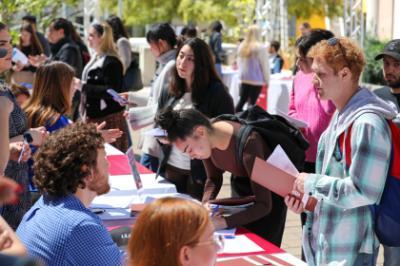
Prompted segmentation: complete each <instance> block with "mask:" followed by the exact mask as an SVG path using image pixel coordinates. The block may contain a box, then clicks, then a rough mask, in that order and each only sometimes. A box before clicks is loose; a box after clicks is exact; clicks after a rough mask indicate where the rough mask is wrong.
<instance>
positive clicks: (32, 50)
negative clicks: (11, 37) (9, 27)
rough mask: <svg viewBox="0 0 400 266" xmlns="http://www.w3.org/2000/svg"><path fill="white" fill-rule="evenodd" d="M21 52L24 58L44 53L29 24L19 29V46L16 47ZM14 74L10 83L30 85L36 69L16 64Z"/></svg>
mask: <svg viewBox="0 0 400 266" xmlns="http://www.w3.org/2000/svg"><path fill="white" fill-rule="evenodd" d="M17 48H18V49H19V50H21V52H23V53H24V54H25V55H26V57H29V56H36V55H41V54H43V53H44V49H43V46H42V44H41V43H40V41H39V38H38V36H37V34H36V31H35V30H34V28H33V27H32V26H31V25H30V24H25V25H23V26H22V27H21V29H20V35H19V44H18V46H17ZM13 70H14V73H13V75H12V81H13V82H14V83H17V84H20V83H28V84H30V85H32V83H33V79H34V73H35V72H36V67H35V66H32V65H30V64H29V63H28V64H27V65H21V63H20V62H17V63H16V64H15V66H14V67H13Z"/></svg>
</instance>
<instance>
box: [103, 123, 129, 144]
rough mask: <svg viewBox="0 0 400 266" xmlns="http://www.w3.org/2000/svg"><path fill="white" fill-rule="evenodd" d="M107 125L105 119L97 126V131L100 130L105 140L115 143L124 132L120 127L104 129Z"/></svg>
mask: <svg viewBox="0 0 400 266" xmlns="http://www.w3.org/2000/svg"><path fill="white" fill-rule="evenodd" d="M105 126H106V122H105V121H103V122H102V123H101V124H100V125H98V126H97V131H99V132H100V134H101V136H102V137H103V139H104V141H105V142H107V143H113V142H114V141H116V140H117V139H118V138H120V137H121V136H122V134H123V132H122V131H121V130H119V129H118V128H112V129H103V128H104V127H105Z"/></svg>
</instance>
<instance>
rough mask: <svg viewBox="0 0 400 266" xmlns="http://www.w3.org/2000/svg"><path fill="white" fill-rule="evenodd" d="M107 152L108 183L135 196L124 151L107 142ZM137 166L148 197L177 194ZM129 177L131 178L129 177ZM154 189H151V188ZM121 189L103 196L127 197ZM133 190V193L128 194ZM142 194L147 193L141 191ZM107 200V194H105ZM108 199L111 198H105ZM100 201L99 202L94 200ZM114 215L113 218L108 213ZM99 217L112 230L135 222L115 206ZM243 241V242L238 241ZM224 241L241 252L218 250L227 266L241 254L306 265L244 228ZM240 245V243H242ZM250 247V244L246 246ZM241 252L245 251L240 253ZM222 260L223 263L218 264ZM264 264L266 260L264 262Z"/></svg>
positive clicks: (172, 188) (281, 263)
mask: <svg viewBox="0 0 400 266" xmlns="http://www.w3.org/2000/svg"><path fill="white" fill-rule="evenodd" d="M106 152H107V158H108V160H109V162H110V169H109V171H110V184H111V187H113V186H114V185H115V186H117V187H119V188H122V187H121V186H123V183H124V182H126V183H128V184H125V185H126V189H125V191H126V193H128V195H129V196H130V197H131V198H132V197H135V196H136V197H137V194H135V193H137V190H136V191H135V189H136V188H135V187H134V186H135V185H134V184H135V182H134V181H133V177H132V176H129V175H127V173H128V172H130V170H129V169H130V168H129V164H128V163H127V159H126V158H124V156H125V155H124V154H123V153H122V152H120V151H119V150H117V149H115V148H114V147H112V146H110V145H108V144H107V145H106ZM137 168H138V171H139V173H140V174H141V176H142V179H143V185H144V187H145V189H146V188H147V189H148V191H150V196H152V197H163V196H174V195H176V189H175V187H174V186H173V185H172V184H170V183H168V182H166V181H165V180H164V179H163V178H158V179H154V174H153V173H152V172H151V171H150V170H149V169H147V168H145V167H143V166H142V165H140V164H138V163H137ZM150 176H152V177H153V178H151V180H150V181H149V180H147V179H148V178H145V177H150ZM128 177H130V179H129V178H128ZM127 180H128V181H127ZM129 180H130V181H129ZM152 189H153V191H151V190H152ZM121 191H123V190H117V191H115V190H114V191H113V190H111V191H110V192H109V193H108V194H106V195H105V196H107V195H108V196H110V195H114V196H115V197H121V198H122V199H123V197H124V196H126V195H125V194H124V193H125V192H121ZM131 193H133V194H131ZM144 194H147V192H146V193H144ZM101 197H104V196H100V197H97V198H101ZM105 198H106V199H107V197H105ZM108 199H110V197H108ZM97 202H99V201H97ZM112 215H115V216H114V217H111V218H112V219H110V216H112ZM99 216H100V218H102V220H103V223H104V225H105V226H106V227H107V228H108V229H109V230H113V229H116V228H119V227H121V226H129V227H130V226H132V224H133V223H134V220H135V217H131V216H130V211H129V210H128V209H127V208H115V209H107V208H106V212H105V213H103V214H100V215H99ZM241 241H242V242H241ZM243 241H244V242H245V243H246V242H247V243H249V244H250V245H251V246H253V249H251V248H250V250H252V251H250V252H248V251H249V247H247V251H246V249H245V248H244V247H243V245H242V243H243ZM226 243H227V244H228V245H236V246H238V247H239V250H240V252H239V253H221V254H218V262H217V265H230V264H231V263H230V262H229V260H231V259H234V258H238V257H243V256H258V257H257V258H259V256H261V257H260V258H263V257H267V260H269V261H270V262H273V263H278V264H274V265H306V264H305V263H304V262H302V261H301V260H299V259H297V258H296V257H294V256H293V255H291V254H289V253H286V252H285V251H284V250H282V249H280V248H278V247H276V246H275V245H273V244H271V243H270V242H268V241H267V240H265V239H263V238H261V237H259V236H257V235H256V234H254V233H251V232H249V231H247V230H246V229H242V228H241V229H238V230H237V232H236V234H235V237H234V238H231V239H227V240H226ZM241 245H242V246H241ZM247 246H249V245H247ZM243 251H244V252H243ZM220 263H223V264H220ZM265 263H266V262H265ZM249 265H254V264H249Z"/></svg>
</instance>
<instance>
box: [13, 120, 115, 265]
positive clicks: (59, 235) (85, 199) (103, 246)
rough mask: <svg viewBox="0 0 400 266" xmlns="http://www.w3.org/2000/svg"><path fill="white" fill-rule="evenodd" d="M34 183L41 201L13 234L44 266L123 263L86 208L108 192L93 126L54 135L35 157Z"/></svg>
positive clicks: (99, 140) (101, 144) (104, 160)
mask: <svg viewBox="0 0 400 266" xmlns="http://www.w3.org/2000/svg"><path fill="white" fill-rule="evenodd" d="M34 170H35V176H34V181H35V184H36V186H37V188H38V189H39V190H40V192H41V193H42V197H40V199H39V200H38V201H37V202H36V203H35V204H34V205H33V206H32V208H31V209H30V210H29V211H28V212H27V213H26V214H25V216H24V218H23V220H22V222H21V224H20V226H19V227H18V230H17V235H18V236H19V237H20V239H21V241H22V242H23V243H24V245H25V246H26V248H27V250H28V254H29V255H30V256H33V257H36V258H38V259H40V260H41V261H42V262H44V264H45V265H122V264H123V254H122V253H121V252H120V251H119V249H118V247H117V245H116V244H115V243H114V242H113V241H112V239H111V236H110V234H109V233H108V232H107V229H106V228H105V227H104V226H103V224H102V222H101V220H100V218H99V217H98V216H97V215H96V214H94V213H92V212H91V211H90V210H89V209H88V207H89V205H90V204H91V202H92V201H93V199H94V198H95V197H96V196H98V195H102V194H105V193H107V192H108V191H109V190H110V185H109V184H108V161H107V158H106V152H105V149H104V140H103V138H102V136H101V134H100V133H98V131H97V129H96V126H95V125H94V124H83V123H77V124H75V125H72V126H69V127H66V128H64V129H62V130H59V131H57V132H56V133H54V134H52V135H51V136H50V137H49V138H48V140H47V141H46V143H45V144H44V145H43V146H42V147H41V148H40V149H39V151H38V152H37V154H36V155H35V164H34Z"/></svg>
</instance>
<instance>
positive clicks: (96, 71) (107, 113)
mask: <svg viewBox="0 0 400 266" xmlns="http://www.w3.org/2000/svg"><path fill="white" fill-rule="evenodd" d="M88 42H89V46H90V47H91V48H92V49H93V50H94V51H95V54H94V55H93V56H92V59H91V60H90V62H89V63H88V64H87V65H86V66H85V68H84V70H83V73H82V83H83V85H82V95H81V105H80V111H81V115H82V118H83V120H84V121H87V122H95V123H102V122H103V121H105V122H106V128H119V129H120V130H122V131H123V132H124V133H125V134H124V136H123V137H122V138H119V139H118V140H117V141H116V142H115V147H117V148H118V149H119V150H121V151H123V152H125V151H126V150H127V148H128V139H127V136H128V129H127V125H126V122H125V118H124V116H123V110H124V107H123V106H121V105H120V104H119V103H117V102H116V101H114V100H113V99H112V97H111V96H110V95H109V94H108V93H107V90H108V89H113V90H115V91H116V92H118V93H119V92H122V80H123V74H124V73H123V66H122V63H121V60H120V59H119V56H118V52H117V49H116V47H115V44H114V40H113V34H112V30H111V27H110V26H109V25H108V24H106V23H101V24H100V23H95V24H92V26H90V28H89V37H88Z"/></svg>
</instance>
